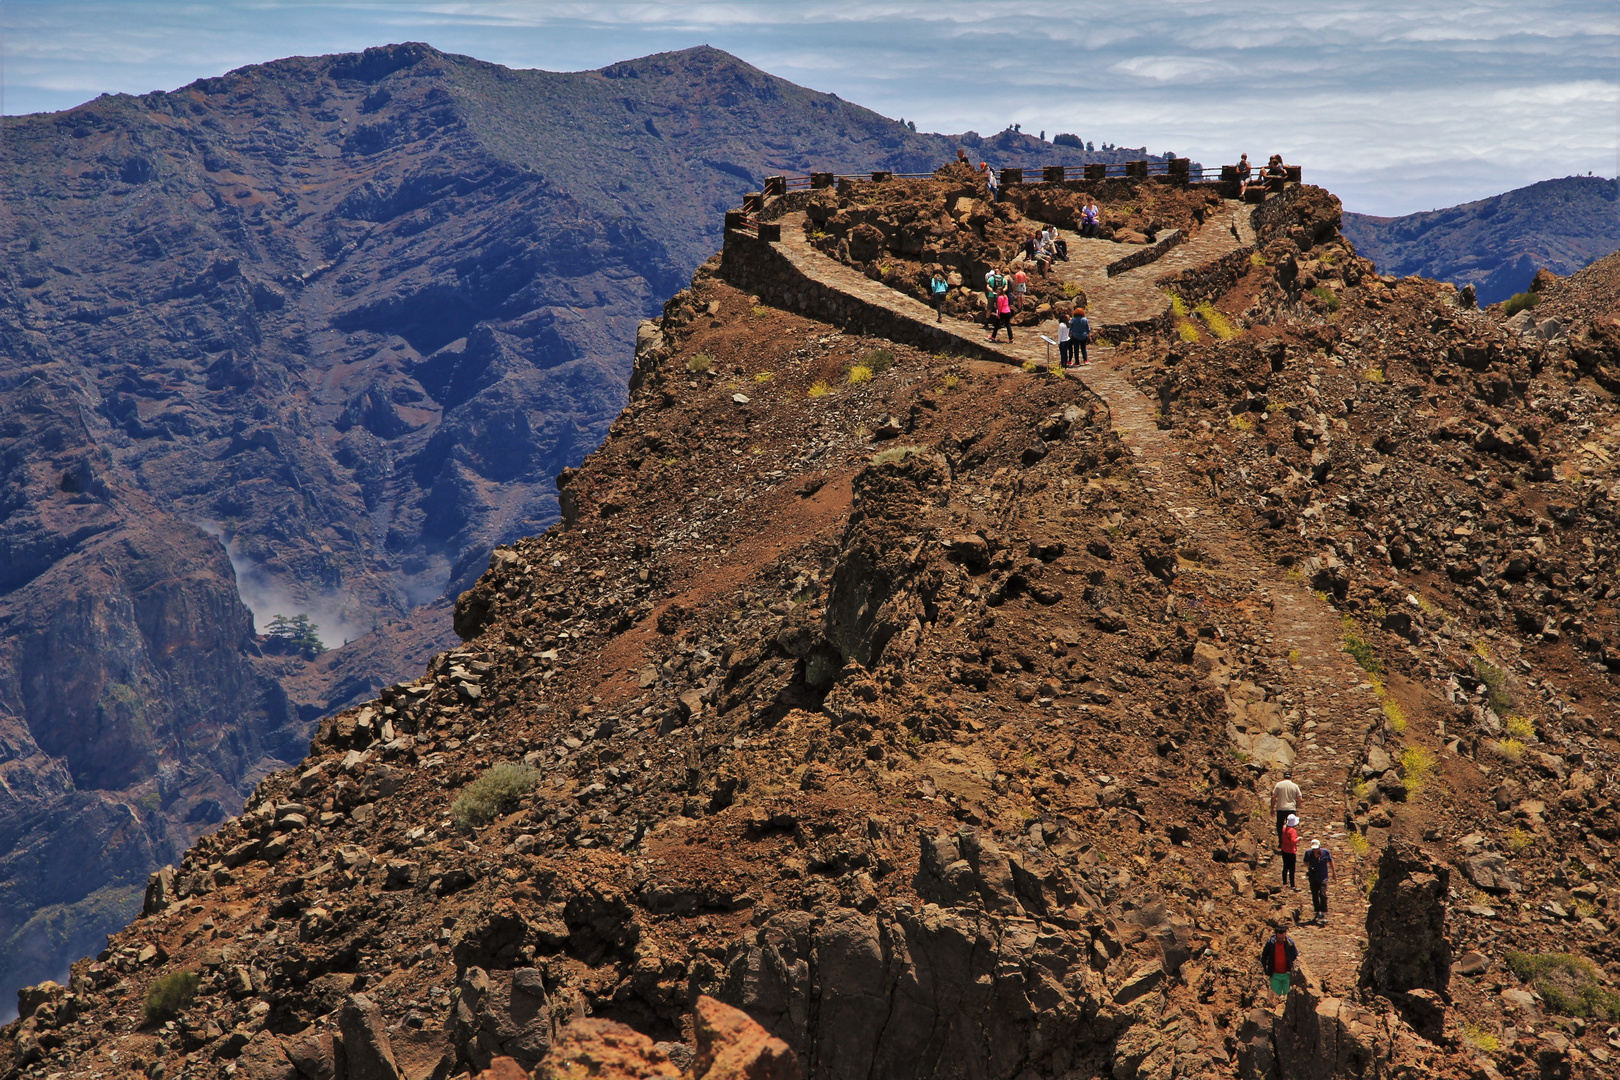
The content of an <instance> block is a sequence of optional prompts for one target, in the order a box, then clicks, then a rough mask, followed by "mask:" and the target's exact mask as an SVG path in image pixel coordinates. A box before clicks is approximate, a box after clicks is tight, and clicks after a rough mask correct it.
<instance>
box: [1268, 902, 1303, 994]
mask: <svg viewBox="0 0 1620 1080" xmlns="http://www.w3.org/2000/svg"><path fill="white" fill-rule="evenodd" d="M1298 960H1299V946H1298V945H1295V944H1294V939H1293V938H1291V937H1289V936H1288V922H1287V920H1286V919H1279V920H1278V921H1277V931H1276V933H1274V934H1272V935H1271V936H1270V937H1269V938H1267V939H1266V944H1265V946H1264V947H1263V948H1261V950H1260V967H1261V969H1262V970H1263V971H1265V973H1266V978H1267V979H1268V980H1269V981H1270V982H1271V992H1272V993H1273V994H1276V995H1277V996H1278V997H1286V996H1287V995H1288V988H1289V987H1290V986H1292V985H1293V984H1294V977H1293V974H1292V973H1293V970H1294V964H1295V962H1296V961H1298Z"/></svg>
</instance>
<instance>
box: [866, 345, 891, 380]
mask: <svg viewBox="0 0 1620 1080" xmlns="http://www.w3.org/2000/svg"><path fill="white" fill-rule="evenodd" d="M893 363H894V353H892V352H890V351H889V350H888V349H867V350H866V351H865V352H864V353H862V354H861V364H862V365H864V366H865V367H869V368H871V369H872V374H874V375H881V374H883V373H884V372H885V371H888V370H889V368H890V366H891V365H893Z"/></svg>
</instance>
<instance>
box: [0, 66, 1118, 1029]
mask: <svg viewBox="0 0 1620 1080" xmlns="http://www.w3.org/2000/svg"><path fill="white" fill-rule="evenodd" d="M0 123H3V127H4V132H3V134H4V143H3V145H4V146H5V149H6V153H5V155H4V162H3V167H4V182H3V183H0V250H3V251H4V252H5V257H4V259H0V464H3V465H4V468H3V469H0V1012H3V1011H4V1010H5V1009H6V1007H7V1006H6V1005H5V1004H4V1003H5V1002H8V1001H10V1000H15V999H14V998H12V997H10V996H9V995H10V994H11V992H12V991H13V990H14V989H15V988H16V987H17V986H19V985H22V984H24V983H29V982H37V981H39V980H40V979H41V978H44V977H47V976H59V975H61V973H62V971H63V970H64V969H65V967H66V963H67V961H68V960H69V959H71V958H72V957H74V956H78V955H82V954H83V953H85V952H86V951H89V952H94V951H96V950H97V949H99V948H100V947H101V941H100V938H101V935H102V934H103V933H105V932H106V931H108V930H111V929H114V928H116V927H119V926H122V925H123V924H124V922H125V921H126V920H127V919H128V918H129V916H130V914H131V912H132V911H133V910H134V906H135V905H137V904H138V903H139V898H140V891H141V888H142V886H143V885H144V883H145V880H146V875H147V873H148V871H150V870H151V869H153V868H154V866H158V865H162V864H163V863H164V862H167V861H170V860H173V859H174V858H176V857H177V856H178V854H179V853H180V852H181V851H183V850H184V849H185V848H186V846H187V845H188V844H189V843H190V842H191V841H192V839H194V838H195V837H196V836H197V835H198V834H199V833H200V832H201V831H202V830H204V829H207V828H210V827H212V826H213V825H214V824H215V823H217V822H218V821H219V820H220V819H221V818H223V817H224V816H225V815H227V814H232V813H235V812H236V810H237V809H238V807H239V806H240V805H241V800H242V798H243V796H244V795H245V794H246V792H247V791H249V790H250V789H251V787H252V785H253V784H254V783H255V782H257V780H258V779H259V777H261V776H262V775H264V773H265V772H266V771H268V770H270V769H274V768H277V767H279V766H281V765H282V764H283V763H285V762H289V761H296V760H298V759H299V758H300V757H302V755H303V753H304V749H305V746H306V745H307V740H308V734H309V731H310V727H311V724H312V723H313V721H314V720H315V718H316V717H317V716H319V715H321V714H322V713H325V712H327V711H329V710H331V709H333V708H335V707H337V706H339V705H341V704H343V703H344V702H346V701H350V700H355V699H356V698H361V697H365V696H369V695H370V693H371V692H372V691H373V690H374V689H375V688H376V687H378V686H381V685H383V684H384V683H386V682H390V681H393V680H394V679H395V678H397V677H399V676H401V675H405V674H409V675H410V676H413V677H414V676H415V675H416V674H418V673H419V672H420V670H421V667H422V663H423V661H424V659H425V658H426V656H427V655H431V653H432V652H434V651H435V650H437V649H439V648H443V647H444V646H445V644H446V643H447V642H448V641H449V640H453V637H452V635H451V633H450V625H449V623H450V620H449V614H448V611H447V610H445V609H443V608H437V609H436V608H435V607H434V606H433V605H435V604H436V603H442V598H443V597H445V596H446V595H449V596H452V597H453V596H454V594H455V593H456V592H458V591H459V590H460V589H462V588H464V587H465V586H466V585H467V584H468V583H470V582H471V581H472V580H473V579H474V578H476V577H477V576H478V575H479V573H480V572H481V571H482V570H483V568H484V566H485V565H486V563H487V560H488V558H489V551H490V549H491V548H492V547H494V546H495V545H497V544H499V543H502V542H503V541H508V540H512V539H515V538H517V537H520V536H525V535H532V534H536V533H539V532H541V531H542V530H544V529H545V528H546V527H547V526H548V525H549V524H550V523H551V522H552V521H553V520H555V518H556V515H557V489H556V485H555V483H554V477H555V476H556V474H557V473H558V472H559V471H560V470H561V469H562V468H563V467H565V466H568V465H576V464H578V463H579V461H580V460H581V459H582V458H583V457H584V456H585V455H586V454H587V453H589V452H590V451H591V450H592V449H593V448H594V447H596V446H597V445H598V444H599V443H600V442H601V440H602V438H603V436H604V434H605V433H606V431H607V428H608V425H609V424H610V423H611V422H612V421H613V419H614V417H615V416H617V415H618V413H619V411H620V410H621V409H622V407H623V406H624V402H625V391H626V381H627V379H628V376H629V372H630V366H631V359H632V351H633V347H634V344H633V343H634V340H635V333H636V325H637V322H638V320H640V319H642V318H643V317H646V316H649V315H653V314H656V313H657V312H658V311H659V309H660V306H661V304H662V302H663V301H664V299H665V298H667V297H668V296H669V295H670V294H671V293H673V292H675V291H676V290H677V289H680V288H681V287H682V286H683V285H685V283H686V282H687V281H689V280H690V278H691V275H692V272H693V270H694V269H696V267H697V266H698V265H699V264H700V263H702V262H703V260H704V259H706V258H708V257H709V255H711V254H712V253H714V252H715V251H716V250H717V249H718V248H719V246H720V223H721V220H722V215H721V211H723V210H724V209H726V208H728V207H734V206H737V205H739V203H740V201H741V198H742V195H743V194H744V193H745V192H747V191H749V190H752V189H756V188H757V187H758V186H759V182H760V179H761V178H762V177H764V176H765V175H767V174H769V173H774V172H785V173H790V174H803V173H805V172H808V171H809V170H811V169H826V170H832V171H837V172H862V171H869V170H873V169H889V170H895V171H903V172H914V171H925V170H932V169H934V168H936V167H937V166H939V165H941V164H943V163H944V162H946V161H948V160H950V159H952V158H953V157H954V156H955V153H956V150H957V148H958V147H959V146H962V147H966V148H967V149H968V152H969V153H970V154H972V155H973V156H974V158H975V160H978V159H984V160H988V161H990V162H992V163H993V164H996V165H1026V166H1035V165H1042V164H1068V165H1074V164H1079V163H1082V162H1088V161H1123V160H1126V159H1127V158H1128V157H1138V156H1143V155H1141V154H1140V152H1130V151H1125V150H1113V151H1104V152H1101V153H1088V152H1085V151H1081V150H1077V149H1074V148H1068V147H1060V146H1054V145H1052V144H1050V143H1044V142H1042V141H1040V140H1038V139H1036V138H1033V137H1031V136H1028V135H1023V134H1020V133H1017V132H1015V131H1004V132H1002V133H1000V134H998V135H994V136H990V137H986V138H981V137H980V136H978V135H976V134H974V133H971V132H970V133H967V134H964V135H960V136H945V135H929V134H920V133H918V132H915V131H912V130H910V128H909V127H907V126H906V125H903V124H901V123H899V122H897V121H895V120H891V119H888V118H886V117H883V116H880V115H878V114H877V113H874V112H872V111H871V110H869V109H863V108H861V107H859V106H857V105H853V104H850V103H849V102H845V101H841V100H839V99H838V98H837V97H835V96H833V95H830V94H822V93H817V92H815V91H811V90H807V89H805V88H804V87H800V86H796V85H794V84H793V83H790V82H787V81H785V80H782V79H778V78H775V77H773V76H771V75H768V74H766V73H765V72H763V71H760V70H758V69H757V68H753V67H750V66H749V65H747V64H745V63H743V62H742V61H740V60H738V59H737V58H736V57H733V56H730V55H728V54H726V53H724V52H720V51H718V50H716V49H710V48H697V49H689V50H686V51H684V52H678V53H667V54H662V55H658V56H649V57H644V58H642V59H639V60H629V61H625V62H623V63H618V64H614V65H612V66H610V67H607V68H603V69H601V70H600V71H584V72H573V73H556V72H548V71H532V70H531V71H515V70H511V69H508V68H503V67H499V66H497V65H494V64H487V63H483V62H481V61H478V60H475V59H472V58H470V57H465V56H454V55H449V54H446V53H442V52H439V51H438V50H436V49H433V48H431V47H429V46H427V45H420V44H405V45H394V46H387V47H381V48H376V49H368V50H366V51H365V52H364V53H356V54H347V55H337V56H324V57H294V58H291V59H286V60H279V61H276V62H274V63H269V64H263V65H258V66H254V67H247V68H242V69H240V70H237V71H233V72H230V73H229V74H226V75H223V76H220V77H218V78H208V79H202V80H199V81H197V82H195V83H192V84H191V85H189V86H186V87H182V88H181V89H179V90H176V91H173V92H163V93H151V94H144V95H140V96H138V97H137V96H130V95H103V96H102V97H100V98H97V99H96V100H94V101H91V102H87V103H86V104H84V105H82V106H79V107H78V108H75V109H71V110H68V111H66V112H61V113H51V114H39V115H33V116H22V117H6V118H4V120H3V121H0ZM244 601H245V603H244ZM250 608H251V611H250ZM297 613H308V614H311V615H312V616H313V617H314V619H315V621H316V622H317V623H319V624H320V627H321V633H322V635H323V636H324V637H325V639H326V642H327V643H328V644H329V645H332V646H334V647H336V648H334V651H333V652H331V653H328V654H326V655H324V656H320V657H317V658H314V659H305V658H304V657H302V656H299V655H296V654H292V653H290V652H289V651H288V650H285V649H269V648H265V647H264V646H265V645H266V644H269V643H265V642H263V641H262V639H260V640H256V639H255V634H254V616H257V623H258V630H259V631H260V632H261V633H262V632H263V631H264V629H265V625H266V622H267V621H268V619H269V617H270V616H272V615H274V614H286V615H293V614H297ZM349 638H354V639H356V640H354V641H353V642H352V643H351V644H349V645H348V646H347V647H339V646H343V643H344V641H345V640H346V639H349Z"/></svg>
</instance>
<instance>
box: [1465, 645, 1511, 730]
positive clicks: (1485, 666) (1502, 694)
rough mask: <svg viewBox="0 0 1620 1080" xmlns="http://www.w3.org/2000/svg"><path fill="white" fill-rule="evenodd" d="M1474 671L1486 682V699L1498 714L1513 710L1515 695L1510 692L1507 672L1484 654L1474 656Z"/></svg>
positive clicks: (1505, 713) (1503, 714)
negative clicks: (1483, 655)
mask: <svg viewBox="0 0 1620 1080" xmlns="http://www.w3.org/2000/svg"><path fill="white" fill-rule="evenodd" d="M1474 672H1475V673H1476V674H1477V675H1478V676H1479V681H1480V682H1482V683H1484V684H1485V699H1486V700H1487V701H1488V702H1490V706H1491V711H1492V712H1494V713H1496V715H1497V716H1506V715H1508V713H1510V712H1512V711H1513V695H1512V694H1510V693H1509V692H1508V688H1507V673H1506V672H1504V671H1503V670H1502V669H1501V668H1499V667H1497V666H1496V665H1495V664H1493V663H1491V662H1490V661H1489V660H1486V659H1485V658H1484V657H1482V656H1476V657H1474Z"/></svg>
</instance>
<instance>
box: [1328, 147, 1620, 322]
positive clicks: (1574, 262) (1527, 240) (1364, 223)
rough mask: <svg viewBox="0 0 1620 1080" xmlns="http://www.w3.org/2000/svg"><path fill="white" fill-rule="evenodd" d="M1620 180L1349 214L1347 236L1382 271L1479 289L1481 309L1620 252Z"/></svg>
mask: <svg viewBox="0 0 1620 1080" xmlns="http://www.w3.org/2000/svg"><path fill="white" fill-rule="evenodd" d="M1617 187H1620V182H1617V181H1615V180H1610V179H1606V178H1604V177H1601V176H1566V177H1564V178H1563V179H1561V180H1543V181H1541V182H1540V183H1538V184H1531V185H1530V186H1529V187H1522V188H1515V189H1514V190H1512V191H1508V192H1504V193H1502V194H1501V195H1493V196H1491V197H1490V198H1488V199H1480V200H1479V201H1478V202H1471V203H1463V204H1462V205H1461V206H1451V207H1447V208H1446V209H1444V210H1431V211H1428V212H1427V213H1422V214H1406V215H1404V216H1402V217H1373V216H1371V215H1368V214H1350V213H1347V214H1345V215H1344V224H1343V225H1342V226H1341V229H1342V231H1343V232H1344V235H1346V236H1348V237H1349V238H1350V239H1351V240H1352V241H1354V242H1355V245H1356V251H1358V252H1359V253H1360V254H1362V255H1364V256H1366V257H1367V258H1369V259H1371V260H1372V261H1373V262H1375V263H1377V264H1378V269H1379V271H1380V272H1381V273H1385V274H1395V275H1399V276H1403V277H1405V276H1412V275H1417V276H1421V277H1427V278H1434V279H1435V280H1437V281H1449V282H1452V283H1453V284H1455V285H1457V286H1459V287H1461V286H1463V285H1466V284H1469V283H1472V284H1473V285H1474V287H1475V290H1476V291H1477V292H1478V295H1479V302H1480V303H1481V304H1494V303H1496V302H1498V301H1500V300H1506V299H1507V298H1508V297H1510V296H1512V295H1513V294H1514V293H1517V292H1523V291H1524V290H1525V289H1526V288H1528V287H1529V285H1530V279H1531V278H1533V277H1535V276H1536V271H1537V270H1540V269H1541V268H1542V267H1546V268H1547V269H1549V270H1551V271H1552V272H1553V273H1555V274H1560V275H1566V274H1573V273H1574V272H1575V271H1577V270H1579V269H1581V268H1582V267H1583V266H1587V265H1589V264H1590V263H1592V262H1595V261H1596V260H1598V259H1601V258H1602V257H1603V256H1605V255H1607V254H1609V253H1610V252H1612V251H1615V250H1617V249H1620V215H1617V209H1620V208H1617V205H1616V202H1615V192H1616V188H1617Z"/></svg>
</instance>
